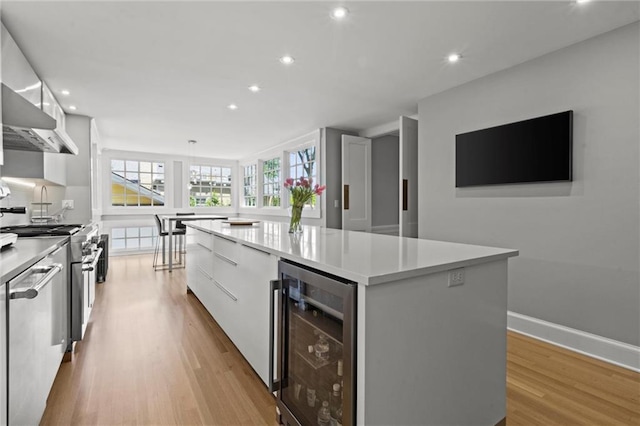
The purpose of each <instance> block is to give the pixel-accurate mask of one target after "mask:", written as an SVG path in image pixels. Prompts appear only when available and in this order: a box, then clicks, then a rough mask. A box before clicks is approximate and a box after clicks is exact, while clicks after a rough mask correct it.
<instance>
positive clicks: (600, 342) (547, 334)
mask: <svg viewBox="0 0 640 426" xmlns="http://www.w3.org/2000/svg"><path fill="white" fill-rule="evenodd" d="M507 328H508V329H509V330H511V331H515V332H516V333H520V334H524V335H526V336H529V337H533V338H534V339H538V340H542V341H544V342H547V343H551V344H552V345H556V346H560V347H562V348H565V349H569V350H571V351H574V352H578V353H581V354H583V355H587V356H590V357H592V358H596V359H599V360H602V361H605V362H608V363H611V364H614V365H618V366H620V367H624V368H628V369H629V370H633V371H637V372H640V347H638V346H634V345H630V344H628V343H624V342H619V341H617V340H612V339H609V338H606V337H602V336H598V335H596V334H591V333H587V332H585V331H581V330H576V329H574V328H570V327H565V326H563V325H559V324H554V323H552V322H548V321H544V320H541V319H537V318H533V317H529V316H527V315H522V314H518V313H515V312H511V311H508V312H507Z"/></svg>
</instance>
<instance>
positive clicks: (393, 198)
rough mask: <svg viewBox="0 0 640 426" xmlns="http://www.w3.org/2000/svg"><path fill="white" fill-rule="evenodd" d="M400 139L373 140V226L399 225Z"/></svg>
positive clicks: (391, 136)
mask: <svg viewBox="0 0 640 426" xmlns="http://www.w3.org/2000/svg"><path fill="white" fill-rule="evenodd" d="M399 143H400V138H399V137H398V136H393V135H388V136H382V137H379V138H375V139H372V140H371V170H372V175H371V190H372V191H373V193H372V196H371V226H374V227H375V226H383V225H398V223H399V222H398V215H399V207H398V200H399V194H400V188H399V186H398V179H399V178H400V177H399V176H400V163H399V161H400V145H399Z"/></svg>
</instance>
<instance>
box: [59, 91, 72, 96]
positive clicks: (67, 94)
mask: <svg viewBox="0 0 640 426" xmlns="http://www.w3.org/2000/svg"><path fill="white" fill-rule="evenodd" d="M60 93H62V94H63V95H65V96H69V95H70V94H71V92H69V91H68V90H63V91H61V92H60Z"/></svg>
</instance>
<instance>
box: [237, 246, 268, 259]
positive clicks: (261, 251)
mask: <svg viewBox="0 0 640 426" xmlns="http://www.w3.org/2000/svg"><path fill="white" fill-rule="evenodd" d="M243 246H244V247H246V248H250V249H251V250H255V251H259V252H260V253H262V254H266V255H267V256H271V253H269V252H268V251H265V250H260V249H259V248H255V247H251V246H248V245H246V244H243Z"/></svg>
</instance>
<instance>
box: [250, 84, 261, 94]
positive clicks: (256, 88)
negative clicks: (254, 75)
mask: <svg viewBox="0 0 640 426" xmlns="http://www.w3.org/2000/svg"><path fill="white" fill-rule="evenodd" d="M249 90H251V91H252V92H253V93H257V92H259V91H260V86H258V85H257V84H252V85H251V86H249Z"/></svg>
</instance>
